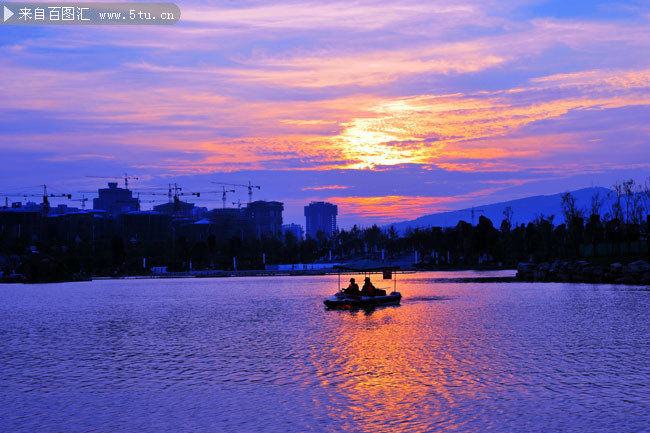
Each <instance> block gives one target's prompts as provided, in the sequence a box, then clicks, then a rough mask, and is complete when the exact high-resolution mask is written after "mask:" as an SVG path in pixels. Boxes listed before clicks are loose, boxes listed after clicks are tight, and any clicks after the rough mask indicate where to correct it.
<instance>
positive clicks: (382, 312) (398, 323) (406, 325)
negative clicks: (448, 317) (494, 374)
mask: <svg viewBox="0 0 650 433" xmlns="http://www.w3.org/2000/svg"><path fill="white" fill-rule="evenodd" d="M333 314H339V316H340V317H339V319H340V321H341V328H342V329H341V332H337V333H336V334H335V335H333V336H332V339H331V341H330V345H331V346H330V347H331V349H330V350H331V353H330V354H328V355H327V356H323V357H322V358H321V357H320V356H318V355H315V356H316V357H315V358H314V362H317V363H319V362H321V361H322V362H324V363H325V365H320V368H319V369H318V374H319V377H320V384H321V386H322V387H323V388H325V389H327V388H328V387H329V388H332V392H331V395H330V397H333V401H334V404H333V406H334V407H330V408H327V410H329V411H330V413H333V414H336V415H335V416H336V417H337V421H338V422H339V423H340V424H342V425H344V426H345V427H346V429H348V428H349V430H350V431H352V430H354V431H367V432H400V431H407V430H408V431H418V430H419V431H422V430H428V429H431V428H436V427H438V428H444V429H449V430H454V429H455V428H456V427H458V425H457V424H456V423H455V421H454V420H451V419H443V417H442V413H443V412H444V413H447V417H449V415H448V414H449V408H450V407H453V406H454V405H455V404H456V401H455V399H456V398H458V396H459V395H461V394H462V395H463V396H464V397H465V398H467V397H470V398H472V397H475V396H476V394H477V392H478V389H477V380H476V378H474V377H471V375H470V374H468V373H467V369H466V368H465V366H463V365H462V364H463V363H465V362H466V361H464V360H461V359H458V358H456V357H454V356H452V354H451V353H449V352H448V351H447V343H446V341H447V340H448V338H449V337H450V336H449V335H448V327H447V325H446V324H445V323H444V322H443V321H442V319H441V318H440V317H437V316H436V315H431V314H430V311H429V312H427V311H426V310H425V309H423V308H417V306H415V307H413V306H409V307H404V306H400V307H386V308H381V309H377V310H375V311H372V312H370V313H364V311H355V312H333ZM398 329H399V332H397V330H398ZM451 338H455V337H451ZM328 360H329V362H328ZM460 387H462V388H460ZM452 391H453V392H452ZM324 409H325V408H324ZM414 428H415V429H414Z"/></svg>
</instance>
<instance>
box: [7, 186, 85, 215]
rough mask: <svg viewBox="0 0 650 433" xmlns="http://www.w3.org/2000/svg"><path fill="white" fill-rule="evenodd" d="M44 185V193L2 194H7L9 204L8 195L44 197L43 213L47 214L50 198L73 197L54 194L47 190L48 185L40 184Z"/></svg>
mask: <svg viewBox="0 0 650 433" xmlns="http://www.w3.org/2000/svg"><path fill="white" fill-rule="evenodd" d="M39 186H42V187H43V194H2V195H4V196H5V203H6V204H7V205H8V204H9V199H8V197H25V198H27V197H41V198H42V199H43V213H45V214H47V213H48V212H49V211H50V198H56V197H60V198H67V199H68V200H70V199H72V194H52V193H49V194H48V192H47V185H39Z"/></svg>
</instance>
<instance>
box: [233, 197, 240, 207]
mask: <svg viewBox="0 0 650 433" xmlns="http://www.w3.org/2000/svg"><path fill="white" fill-rule="evenodd" d="M232 205H233V206H237V209H241V200H239V199H237V201H233V202H232Z"/></svg>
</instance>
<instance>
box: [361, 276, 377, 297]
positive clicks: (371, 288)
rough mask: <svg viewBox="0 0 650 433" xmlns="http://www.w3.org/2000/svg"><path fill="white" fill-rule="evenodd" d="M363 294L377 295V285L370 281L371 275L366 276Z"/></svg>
mask: <svg viewBox="0 0 650 433" xmlns="http://www.w3.org/2000/svg"><path fill="white" fill-rule="evenodd" d="M361 296H375V286H373V285H372V283H371V282H370V277H366V279H365V281H364V283H363V288H362V289H361Z"/></svg>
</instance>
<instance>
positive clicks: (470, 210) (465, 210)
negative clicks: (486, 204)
mask: <svg viewBox="0 0 650 433" xmlns="http://www.w3.org/2000/svg"><path fill="white" fill-rule="evenodd" d="M459 212H470V213H471V214H472V225H474V215H475V214H476V213H484V212H485V210H483V209H475V208H474V207H473V206H472V208H471V209H463V210H460V211H459Z"/></svg>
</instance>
